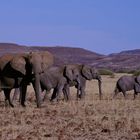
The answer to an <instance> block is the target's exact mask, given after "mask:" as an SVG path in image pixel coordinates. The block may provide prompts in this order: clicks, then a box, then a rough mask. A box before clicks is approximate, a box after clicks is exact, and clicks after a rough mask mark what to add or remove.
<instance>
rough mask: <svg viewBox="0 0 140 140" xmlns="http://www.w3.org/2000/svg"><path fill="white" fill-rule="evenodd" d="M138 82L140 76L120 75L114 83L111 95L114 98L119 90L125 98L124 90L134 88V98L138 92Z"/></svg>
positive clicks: (139, 88) (139, 87) (139, 86)
mask: <svg viewBox="0 0 140 140" xmlns="http://www.w3.org/2000/svg"><path fill="white" fill-rule="evenodd" d="M139 82H140V76H138V77H136V76H128V75H124V76H121V77H120V78H119V79H118V81H117V83H116V87H115V90H114V96H113V97H114V98H115V97H116V95H117V94H118V93H119V92H122V93H123V95H124V98H125V97H126V91H130V90H134V99H135V97H136V95H137V94H138V93H139V92H140V84H139Z"/></svg>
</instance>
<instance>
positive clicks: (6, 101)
mask: <svg viewBox="0 0 140 140" xmlns="http://www.w3.org/2000/svg"><path fill="white" fill-rule="evenodd" d="M9 105H10V106H11V107H14V105H13V104H12V103H11V102H10V101H8V100H7V99H6V100H5V106H6V107H7V106H9Z"/></svg>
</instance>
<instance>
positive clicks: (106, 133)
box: [0, 74, 140, 140]
mask: <svg viewBox="0 0 140 140" xmlns="http://www.w3.org/2000/svg"><path fill="white" fill-rule="evenodd" d="M120 76H121V75H120V74H116V75H115V78H110V77H109V76H103V100H101V101H100V100H99V96H98V84H97V81H91V82H87V88H86V97H85V99H84V100H81V101H76V100H75V98H76V90H75V89H74V88H72V89H71V101H69V102H64V101H60V102H59V103H50V102H49V101H46V102H44V103H43V107H42V108H41V109H38V108H36V104H35V97H34V93H33V90H32V88H31V87H29V88H28V96H27V102H26V104H27V107H26V108H22V107H20V106H19V103H18V102H16V103H15V108H10V107H5V105H4V102H3V100H4V99H3V94H1V95H0V96H1V98H0V100H1V102H0V120H1V121H0V139H1V140H11V139H12V140H94V139H95V140H129V139H130V140H134V139H140V97H139V95H138V97H137V99H136V100H133V91H131V92H128V94H127V99H126V100H124V98H123V95H122V94H121V93H120V94H118V96H117V98H116V99H115V100H112V92H113V90H114V87H115V83H116V81H117V79H118V78H119V77H120Z"/></svg>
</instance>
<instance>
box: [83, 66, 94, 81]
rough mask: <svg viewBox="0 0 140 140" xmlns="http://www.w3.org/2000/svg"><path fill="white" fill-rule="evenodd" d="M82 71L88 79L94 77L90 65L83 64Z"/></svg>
mask: <svg viewBox="0 0 140 140" xmlns="http://www.w3.org/2000/svg"><path fill="white" fill-rule="evenodd" d="M81 72H82V75H83V76H84V77H85V78H86V79H87V80H91V79H92V72H91V68H90V67H89V66H86V65H83V67H82V71H81Z"/></svg>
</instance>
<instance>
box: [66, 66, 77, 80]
mask: <svg viewBox="0 0 140 140" xmlns="http://www.w3.org/2000/svg"><path fill="white" fill-rule="evenodd" d="M79 74H80V72H79V67H78V65H66V66H65V70H64V75H65V76H66V77H67V78H68V79H69V80H70V81H77V80H78V77H79Z"/></svg>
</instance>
